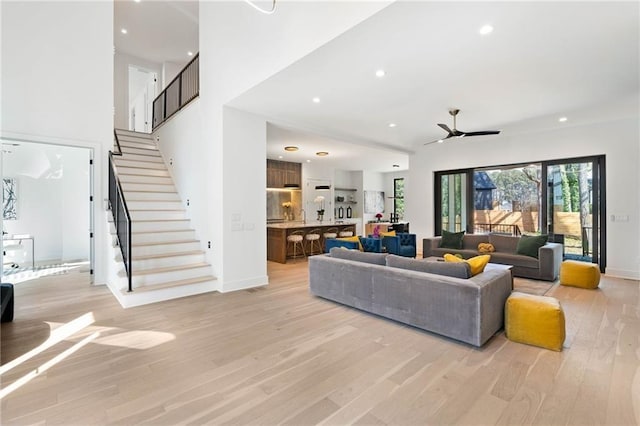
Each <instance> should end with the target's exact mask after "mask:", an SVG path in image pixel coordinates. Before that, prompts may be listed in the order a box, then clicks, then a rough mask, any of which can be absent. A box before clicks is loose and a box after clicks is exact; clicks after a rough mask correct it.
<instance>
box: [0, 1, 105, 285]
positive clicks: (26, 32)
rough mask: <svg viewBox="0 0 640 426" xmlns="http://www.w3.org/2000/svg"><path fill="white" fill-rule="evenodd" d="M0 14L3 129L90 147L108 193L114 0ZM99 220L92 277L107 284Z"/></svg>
mask: <svg viewBox="0 0 640 426" xmlns="http://www.w3.org/2000/svg"><path fill="white" fill-rule="evenodd" d="M1 19H2V25H0V27H1V30H0V31H1V34H2V37H1V39H2V41H1V43H2V45H1V48H0V51H1V55H2V76H1V84H0V87H1V88H2V94H1V96H0V98H1V101H0V102H1V107H2V122H1V124H0V125H1V126H2V127H1V129H0V133H1V136H2V137H3V138H8V139H19V140H28V141H33V142H44V143H51V144H61V145H71V146H82V147H86V148H91V149H92V150H93V155H94V162H95V166H94V169H95V171H94V172H95V183H94V195H95V198H96V200H102V199H104V198H106V197H107V195H106V194H107V190H106V188H107V182H106V181H107V179H106V178H105V179H103V176H106V168H105V167H104V166H106V161H107V156H106V154H107V151H108V149H109V147H110V146H111V144H112V140H113V2H111V1H101V2H71V1H56V2H44V1H42V2H2V17H1ZM96 205H97V210H96V212H94V215H96V217H98V216H97V213H98V211H99V208H100V207H101V203H96ZM95 226H96V227H95V231H96V238H95V245H96V265H95V266H96V269H95V281H96V283H104V282H105V280H106V267H107V259H106V254H105V253H106V251H105V247H106V244H108V242H107V241H108V235H107V232H106V223H105V222H104V221H101V220H96V222H95Z"/></svg>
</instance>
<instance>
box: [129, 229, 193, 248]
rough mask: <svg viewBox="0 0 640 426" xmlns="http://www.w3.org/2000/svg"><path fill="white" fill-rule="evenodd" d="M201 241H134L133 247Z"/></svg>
mask: <svg viewBox="0 0 640 426" xmlns="http://www.w3.org/2000/svg"><path fill="white" fill-rule="evenodd" d="M132 234H133V232H132ZM199 242H200V240H177V241H156V242H153V243H132V244H131V247H146V246H164V245H167V244H189V243H199Z"/></svg>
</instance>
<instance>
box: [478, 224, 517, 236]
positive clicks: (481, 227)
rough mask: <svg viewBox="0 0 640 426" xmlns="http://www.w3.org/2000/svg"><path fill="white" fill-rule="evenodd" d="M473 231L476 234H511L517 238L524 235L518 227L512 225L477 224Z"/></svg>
mask: <svg viewBox="0 0 640 426" xmlns="http://www.w3.org/2000/svg"><path fill="white" fill-rule="evenodd" d="M473 230H474V232H475V233H476V234H483V233H486V232H496V233H499V234H511V235H515V236H518V235H522V232H520V227H519V226H518V225H511V224H507V223H475V224H474V225H473Z"/></svg>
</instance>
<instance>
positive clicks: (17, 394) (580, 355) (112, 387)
mask: <svg viewBox="0 0 640 426" xmlns="http://www.w3.org/2000/svg"><path fill="white" fill-rule="evenodd" d="M268 268H269V276H270V278H271V284H270V285H269V286H268V288H261V289H254V290H249V291H239V292H235V293H229V294H206V295H200V296H194V297H190V298H185V299H181V300H175V301H170V302H164V303H159V304H155V305H152V306H143V307H138V308H132V309H128V310H123V309H121V308H120V307H119V305H118V303H117V302H116V300H115V299H114V298H113V297H112V296H111V295H110V293H109V292H108V290H107V289H106V288H104V287H91V286H89V285H88V279H87V275H86V274H85V273H79V272H73V273H69V274H67V275H61V276H53V277H47V278H41V279H39V280H37V281H31V282H25V283H21V284H19V285H18V286H17V287H16V293H17V294H16V297H17V300H16V303H17V304H16V318H15V321H14V322H13V323H5V324H2V336H1V338H2V339H1V344H2V347H1V350H2V352H1V354H2V367H1V368H2V369H5V370H6V369H8V371H3V370H2V375H1V379H2V391H3V392H7V391H8V390H11V387H12V386H16V387H17V385H16V384H15V383H18V382H17V381H19V380H20V378H22V377H25V376H26V375H28V374H30V373H31V374H32V375H33V376H34V377H33V379H32V380H31V381H28V382H26V383H25V384H23V385H22V386H19V387H17V389H16V390H14V391H13V392H11V393H9V394H8V395H6V396H5V397H4V398H3V399H2V413H1V417H0V420H1V423H2V424H3V425H11V424H20V425H24V424H44V423H46V424H78V425H87V424H126V425H129V424H143V423H146V424H154V425H172V424H265V425H271V424H289V425H305V424H328V425H342V424H376V425H377V424H390V425H391V424H393V425H404V424H406V425H423V424H524V423H526V424H544V425H547V424H575V425H583V424H599V425H601V424H610V425H632V424H638V423H639V422H640V361H639V359H640V284H639V282H638V281H627V280H620V279H612V278H606V277H603V280H602V283H601V288H600V289H599V290H594V291H589V290H580V289H575V288H568V287H554V288H553V289H552V290H551V291H550V293H549V294H550V295H553V296H555V297H557V298H559V299H560V300H561V302H562V304H563V307H564V310H565V314H566V317H567V333H568V338H567V341H566V344H565V345H566V346H567V347H566V348H565V350H564V351H563V352H561V353H556V352H552V351H548V350H544V349H539V348H535V347H531V346H526V345H522V344H517V343H513V342H510V341H508V340H506V339H505V337H504V333H502V332H501V333H499V334H498V335H496V336H495V337H494V338H492V339H491V340H490V341H489V343H488V344H487V345H485V346H484V347H483V348H482V349H477V348H473V347H470V346H467V345H464V344H460V343H457V342H455V341H452V340H449V339H446V338H443V337H440V336H437V335H434V334H431V333H427V332H424V331H421V330H418V329H415V328H411V327H407V326H404V325H402V324H399V323H396V322H393V321H389V320H386V319H383V318H379V317H376V316H373V315H370V314H367V313H363V312H360V311H357V310H355V309H351V308H347V307H344V306H341V305H338V304H335V303H333V302H329V301H326V300H322V299H318V298H314V297H311V296H310V295H309V293H308V278H307V263H306V261H305V260H299V261H296V262H295V263H294V264H291V263H290V264H287V265H280V264H275V263H269V265H268ZM88 313H92V315H93V317H94V319H95V322H93V324H91V325H88V326H83V325H82V324H80V325H79V327H81V329H79V330H78V331H76V332H75V333H73V334H72V335H70V336H68V337H65V333H64V331H65V330H66V328H71V327H73V326H74V325H76V324H77V323H78V322H79V321H80V320H76V321H74V320H75V319H77V318H81V319H83V318H84V319H86V318H88V316H86V314H88ZM64 324H67V325H66V326H64ZM52 330H54V331H53V332H52ZM72 331H73V330H72ZM96 332H97V333H99V334H94V333H96ZM59 336H61V339H62V340H61V341H59V342H57V343H55V344H53V345H52V346H51V347H49V348H47V349H45V350H43V351H42V352H40V353H39V354H37V355H35V356H33V357H32V358H31V359H29V360H26V361H24V362H21V363H19V365H17V366H13V364H12V363H11V361H12V360H14V359H16V358H17V357H19V356H21V355H23V354H25V353H28V352H29V351H31V350H32V349H34V348H36V347H38V346H39V345H41V344H43V342H46V341H47V339H48V338H50V339H54V338H56V337H59ZM54 342H55V341H54ZM87 342H88V343H87ZM61 354H62V355H61ZM66 354H68V356H66V357H65V355H66ZM58 355H60V356H59V358H60V359H59V360H58V361H57V362H55V361H54V362H50V360H52V359H54V358H55V357H56V356H58ZM9 367H12V368H10V369H9Z"/></svg>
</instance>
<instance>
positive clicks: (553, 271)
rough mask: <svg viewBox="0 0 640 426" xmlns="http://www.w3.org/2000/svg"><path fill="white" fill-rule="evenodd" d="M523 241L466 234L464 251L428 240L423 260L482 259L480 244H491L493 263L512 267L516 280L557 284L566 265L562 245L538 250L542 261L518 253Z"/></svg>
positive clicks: (546, 246) (436, 239) (437, 239)
mask: <svg viewBox="0 0 640 426" xmlns="http://www.w3.org/2000/svg"><path fill="white" fill-rule="evenodd" d="M519 239H520V237H515V236H511V235H502V234H465V235H464V237H463V239H462V249H450V248H442V247H440V242H441V240H442V237H431V238H425V239H424V240H423V241H422V256H423V257H431V256H436V257H442V256H443V255H444V254H445V253H451V254H460V255H462V257H463V258H465V259H469V258H470V257H474V256H477V255H478V244H480V243H490V244H492V245H493V246H494V248H495V250H496V251H495V252H493V253H491V260H490V262H491V263H501V264H503V265H512V266H513V268H512V272H513V276H515V277H523V278H533V279H538V280H545V281H555V279H556V278H558V273H559V271H560V264H561V263H562V253H563V248H562V244H558V243H546V244H545V245H544V246H542V247H540V249H539V250H538V258H537V259H536V258H535V257H531V256H525V255H522V254H517V253H516V248H517V247H518V241H519Z"/></svg>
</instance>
